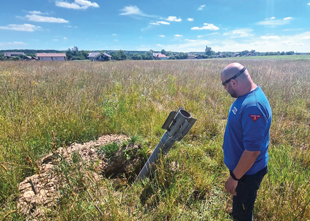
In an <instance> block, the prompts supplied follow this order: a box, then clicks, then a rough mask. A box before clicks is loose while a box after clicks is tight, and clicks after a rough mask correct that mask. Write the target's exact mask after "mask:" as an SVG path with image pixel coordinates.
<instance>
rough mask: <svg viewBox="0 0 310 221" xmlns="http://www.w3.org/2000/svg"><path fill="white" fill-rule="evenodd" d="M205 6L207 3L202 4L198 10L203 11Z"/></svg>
mask: <svg viewBox="0 0 310 221" xmlns="http://www.w3.org/2000/svg"><path fill="white" fill-rule="evenodd" d="M205 7H206V5H201V6H200V7H199V8H198V9H197V10H198V11H201V10H203V9H204V8H205Z"/></svg>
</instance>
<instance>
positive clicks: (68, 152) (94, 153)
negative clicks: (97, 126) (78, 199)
mask: <svg viewBox="0 0 310 221" xmlns="http://www.w3.org/2000/svg"><path fill="white" fill-rule="evenodd" d="M111 143H117V144H119V146H120V147H119V149H118V150H117V151H116V152H115V153H113V156H110V155H109V157H108V158H107V156H106V153H104V152H103V151H102V147H104V146H106V145H107V144H111ZM124 144H126V145H124ZM139 148H140V147H139V146H138V145H136V144H134V143H130V142H129V138H128V137H127V136H125V135H105V136H102V137H99V139H98V140H95V141H90V142H87V143H84V144H78V143H73V144H72V145H71V146H69V147H66V148H64V147H61V148H59V149H57V150H56V151H54V152H53V153H51V154H49V155H47V156H45V157H43V158H42V159H41V160H40V162H38V174H35V175H33V176H30V177H27V178H25V179H24V180H23V181H22V182H21V183H20V185H19V191H20V196H19V198H18V203H17V208H18V210H19V212H20V213H21V214H23V215H24V216H25V217H26V219H27V220H40V217H41V218H42V217H45V216H46V213H47V212H50V211H52V210H53V209H54V208H56V206H57V203H58V202H59V199H60V198H61V197H62V194H61V191H60V189H61V188H63V187H64V186H66V185H68V182H70V180H69V179H68V176H75V175H74V173H73V172H74V171H69V172H68V174H67V175H66V176H65V173H64V172H63V171H64V170H63V169H62V168H63V165H64V164H63V162H65V163H66V164H65V165H70V164H73V163H75V161H78V164H79V165H81V166H80V167H79V169H78V170H79V173H80V174H81V173H82V174H83V175H82V177H83V179H84V177H85V179H86V178H87V177H90V176H91V177H92V179H94V180H97V181H98V180H100V179H103V178H104V177H108V178H111V179H113V178H117V177H119V175H121V174H137V173H138V172H139V171H140V169H141V168H142V166H143V164H144V162H145V159H143V157H142V156H139V154H138V153H137V151H138V149H139ZM124 153H126V154H127V155H124ZM71 173H72V174H71ZM69 184H70V183H69ZM77 191H78V187H77Z"/></svg>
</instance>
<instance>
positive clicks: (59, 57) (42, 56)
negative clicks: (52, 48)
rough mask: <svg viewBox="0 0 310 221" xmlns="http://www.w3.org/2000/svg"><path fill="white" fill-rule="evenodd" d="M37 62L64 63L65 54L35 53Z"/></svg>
mask: <svg viewBox="0 0 310 221" xmlns="http://www.w3.org/2000/svg"><path fill="white" fill-rule="evenodd" d="M37 59H38V60H39V61H65V60H66V54H65V53H37Z"/></svg>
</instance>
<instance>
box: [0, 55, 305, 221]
mask: <svg viewBox="0 0 310 221" xmlns="http://www.w3.org/2000/svg"><path fill="white" fill-rule="evenodd" d="M280 57H281V58H282V56H280ZM283 57H286V56H283ZM287 57H289V58H290V59H292V60H259V58H261V57H255V58H252V59H250V60H247V59H244V58H238V59H237V58H236V59H235V58H233V59H232V58H230V59H229V60H200V61H122V62H104V63H99V62H57V63H56V62H1V63H0V90H1V93H0V100H1V103H0V204H1V209H0V218H4V217H5V218H6V220H24V217H23V216H22V214H20V213H19V212H18V211H17V208H16V199H17V197H18V195H19V193H18V184H19V183H20V182H21V181H22V180H23V179H24V178H25V177H27V176H30V175H33V174H35V173H37V170H38V168H37V166H36V165H37V164H36V162H37V161H38V160H40V159H41V158H42V157H43V156H44V155H45V154H47V153H50V152H52V151H54V150H55V149H57V148H58V147H60V146H66V145H70V144H71V143H73V142H79V143H82V142H86V141H89V140H92V139H96V138H98V137H99V136H101V135H104V134H111V133H118V134H126V135H128V136H129V137H131V139H130V140H129V141H127V142H128V143H135V142H139V143H142V144H143V148H144V149H148V152H147V153H149V154H150V153H151V152H152V150H153V149H154V148H155V147H156V145H157V143H158V142H159V140H160V138H161V136H162V134H163V133H164V131H163V130H162V129H161V126H162V124H163V123H164V121H165V119H166V118H167V116H168V114H169V112H170V111H172V110H177V109H178V108H179V107H183V108H184V109H185V110H187V111H188V112H190V113H191V114H192V115H193V117H194V118H197V122H196V123H195V125H194V126H193V128H192V129H191V131H190V132H189V134H188V135H186V136H185V138H184V139H183V140H182V141H180V142H176V143H175V145H174V147H173V148H172V149H171V150H170V152H169V154H168V155H167V156H166V157H165V158H164V159H162V160H161V161H160V162H158V164H157V167H156V170H155V172H154V176H153V178H152V179H147V180H146V181H145V182H144V183H143V185H142V184H141V183H133V184H128V185H127V186H125V187H124V186H123V187H122V188H115V186H114V185H113V180H110V179H103V180H102V181H98V182H94V180H93V179H92V178H91V176H89V178H87V179H86V178H85V177H84V176H83V174H81V173H80V171H79V169H78V168H79V166H80V164H79V162H80V160H81V159H80V158H79V157H78V156H73V159H72V160H73V163H74V164H73V165H69V164H65V163H63V164H62V165H60V166H61V167H60V170H61V171H60V173H63V174H64V175H66V176H67V179H68V180H70V183H71V184H74V185H76V186H77V187H78V191H77V190H76V187H74V186H70V185H69V186H66V187H64V188H63V189H62V195H63V198H62V199H61V200H59V202H58V204H57V206H56V208H54V210H53V211H54V212H56V215H55V214H54V213H53V214H52V213H51V214H50V219H53V220H98V219H99V217H101V218H102V220H190V219H191V220H230V217H229V215H228V211H229V210H230V204H231V197H230V196H229V195H228V194H227V193H225V190H224V184H225V181H226V178H227V176H228V173H227V172H228V171H227V169H226V167H225V165H224V163H223V153H222V139H223V134H224V130H225V124H226V118H227V114H228V109H229V107H230V105H231V103H232V102H233V99H232V98H231V97H230V96H229V95H228V94H227V93H226V91H225V90H224V89H223V87H222V86H221V82H220V72H221V70H222V69H223V68H224V67H225V66H226V65H227V64H228V63H229V62H232V61H235V60H238V61H239V62H241V63H242V64H244V65H245V66H246V67H247V69H248V70H249V72H250V73H251V75H252V78H253V80H254V81H255V82H256V83H258V84H259V85H260V86H261V87H262V88H263V90H264V92H265V93H266V95H267V97H268V99H269V101H270V104H271V107H272V109H273V122H272V127H271V145H270V152H269V153H270V161H269V173H268V175H267V176H266V178H265V179H264V180H263V182H262V186H261V189H260V192H259V195H258V198H257V203H256V208H255V217H256V220H309V219H310V212H309V211H310V206H309V205H310V184H309V179H310V170H309V168H310V147H309V144H310V134H309V132H310V128H309V127H310V96H309V94H310V75H309V73H308V72H309V69H310V63H309V62H308V61H303V60H299V59H293V58H297V57H293V56H287ZM302 57H303V58H305V57H307V56H302ZM267 58H268V59H270V58H271V57H270V56H268V57H267ZM240 59H243V60H240ZM52 131H53V132H54V137H53V135H52ZM112 145H113V144H112ZM119 145H121V144H119ZM105 148H106V149H104V148H103V151H107V150H108V151H111V156H112V153H113V147H110V148H107V147H105ZM124 154H125V155H126V154H127V155H128V157H127V158H129V159H130V157H131V155H129V154H130V153H124ZM144 154H145V153H144ZM127 155H126V156H127ZM175 162H177V163H178V169H175V168H173V167H171V164H172V163H175ZM68 171H72V172H73V174H74V175H70V176H69V175H68ZM90 196H92V197H90ZM96 206H97V207H98V208H99V209H100V211H101V212H102V213H103V215H102V216H101V214H100V212H99V210H98V209H97V207H96ZM51 217H52V218H51ZM47 218H48V217H47Z"/></svg>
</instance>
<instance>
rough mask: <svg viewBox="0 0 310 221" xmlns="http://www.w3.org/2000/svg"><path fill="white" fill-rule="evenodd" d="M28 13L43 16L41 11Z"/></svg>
mask: <svg viewBox="0 0 310 221" xmlns="http://www.w3.org/2000/svg"><path fill="white" fill-rule="evenodd" d="M28 13H30V14H37V15H42V14H43V13H42V12H40V11H29V12H28Z"/></svg>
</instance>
